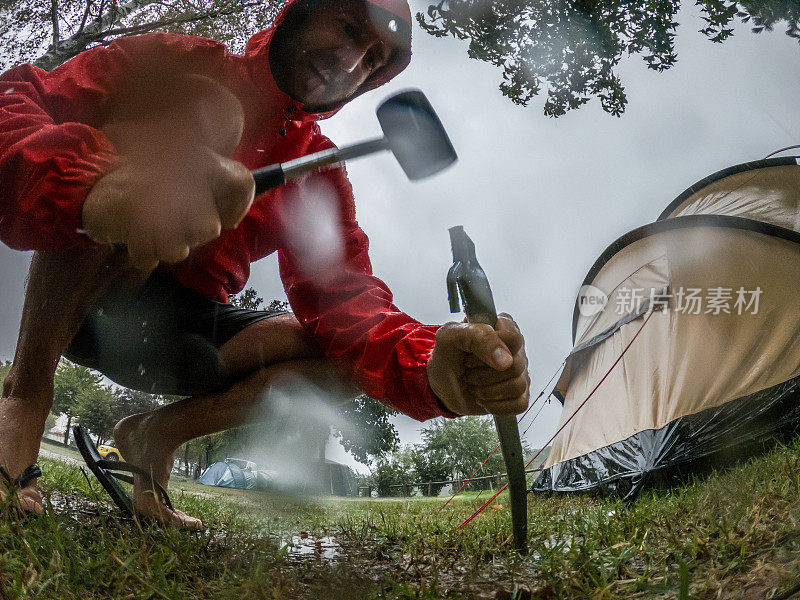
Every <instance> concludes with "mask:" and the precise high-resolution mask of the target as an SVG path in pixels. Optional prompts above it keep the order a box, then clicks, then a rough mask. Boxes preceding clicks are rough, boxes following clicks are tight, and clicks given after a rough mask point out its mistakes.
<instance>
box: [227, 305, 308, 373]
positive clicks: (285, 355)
mask: <svg viewBox="0 0 800 600" xmlns="http://www.w3.org/2000/svg"><path fill="white" fill-rule="evenodd" d="M306 358H322V351H321V350H320V348H319V346H318V345H317V344H316V342H314V340H313V339H312V338H311V336H309V335H308V333H306V331H305V330H304V329H303V326H302V325H300V323H299V322H298V321H297V319H296V318H295V316H294V315H293V314H291V313H287V314H284V315H277V316H274V317H270V318H268V319H264V320H262V321H258V322H256V323H253V324H252V325H249V326H247V327H245V328H244V329H242V330H241V331H240V332H239V333H237V334H236V335H235V336H233V337H232V338H231V339H230V340H228V341H227V342H226V343H225V344H223V345H222V347H221V348H220V359H221V360H222V361H223V363H224V364H225V366H226V368H227V370H228V372H230V373H231V374H233V375H235V376H239V377H242V376H245V375H247V374H248V373H252V372H253V371H256V370H258V369H261V368H262V367H267V366H270V365H273V364H277V363H282V362H286V361H292V360H299V359H306Z"/></svg>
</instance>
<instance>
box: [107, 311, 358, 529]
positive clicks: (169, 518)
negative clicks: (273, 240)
mask: <svg viewBox="0 0 800 600" xmlns="http://www.w3.org/2000/svg"><path fill="white" fill-rule="evenodd" d="M319 354H320V352H319V349H318V348H317V347H316V346H315V345H314V344H313V342H311V341H310V339H309V338H308V337H307V335H306V334H305V333H304V332H303V330H302V327H301V326H300V324H299V323H298V322H297V320H296V319H295V318H294V316H293V315H284V316H279V317H273V318H270V319H266V320H264V321H260V322H258V323H255V324H253V325H250V326H249V327H247V328H245V329H243V330H242V331H241V332H239V333H238V334H237V335H236V336H234V337H233V338H232V339H231V340H230V341H229V342H228V343H227V344H225V345H224V346H223V347H222V348H221V349H220V355H221V359H222V360H223V361H224V362H225V364H226V366H227V367H228V368H229V369H230V371H231V372H232V373H233V374H234V375H235V376H237V377H241V379H240V380H239V381H238V382H237V383H235V384H234V385H233V386H232V387H231V388H229V389H228V390H226V391H224V392H221V393H218V394H208V395H202V396H194V397H191V398H186V399H184V400H180V401H178V402H175V403H172V404H168V405H166V406H163V407H161V408H158V409H156V410H154V411H151V412H148V413H142V414H138V415H132V416H130V417H127V418H125V419H123V420H122V421H120V422H119V423H118V424H117V426H116V427H115V429H114V441H115V442H116V444H117V447H118V448H119V450H120V452H121V453H122V455H123V456H124V457H125V460H126V461H128V462H129V463H131V464H135V465H137V466H139V467H142V468H144V469H146V470H148V471H150V472H151V474H152V476H153V478H154V479H155V480H156V481H157V482H158V483H159V484H160V485H161V486H163V487H164V488H165V489H166V487H167V483H168V481H169V477H170V472H171V470H172V465H173V457H174V452H175V450H177V449H178V447H179V446H180V445H181V444H184V443H185V442H188V441H189V440H193V439H195V438H198V437H201V436H204V435H210V434H212V433H216V432H218V431H223V430H226V429H230V428H232V427H239V426H241V425H246V424H248V423H255V422H259V421H264V420H266V419H269V418H270V415H271V409H272V408H273V407H271V406H270V404H269V394H268V391H269V390H270V388H271V387H272V386H273V385H275V384H277V383H280V382H281V380H284V379H285V378H287V377H301V378H303V380H305V381H309V382H311V383H312V384H315V385H317V386H318V387H320V388H321V389H324V390H325V391H326V394H327V395H328V396H329V398H330V401H331V402H342V401H345V400H347V399H350V398H353V397H355V396H356V395H357V394H358V389H357V388H356V387H355V386H354V385H353V384H352V383H350V381H349V379H348V376H347V374H346V371H345V369H344V367H343V366H341V365H338V364H336V363H334V362H331V361H326V360H324V359H322V358H316V357H317V356H319ZM303 357H312V358H303ZM265 365H268V366H265ZM133 504H134V508H135V510H136V512H137V513H139V514H142V515H145V516H148V517H152V518H154V519H156V520H159V521H161V522H163V523H165V524H170V525H177V526H183V527H201V526H202V523H201V522H200V520H199V519H195V518H194V517H190V516H188V515H186V514H185V513H183V512H181V511H178V510H176V511H169V510H168V509H167V508H166V506H165V505H164V504H163V503H162V502H161V501H160V499H159V498H158V497H157V496H156V494H155V492H154V491H153V489H152V485H150V484H149V482H148V481H147V480H146V479H145V478H143V477H138V476H137V477H134V491H133Z"/></svg>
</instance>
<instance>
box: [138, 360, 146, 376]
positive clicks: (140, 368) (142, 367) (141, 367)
mask: <svg viewBox="0 0 800 600" xmlns="http://www.w3.org/2000/svg"><path fill="white" fill-rule="evenodd" d="M146 372H147V371H146V369H145V368H144V365H143V364H142V363H139V375H144V374H145V373H146Z"/></svg>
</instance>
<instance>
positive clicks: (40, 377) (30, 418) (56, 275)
mask: <svg viewBox="0 0 800 600" xmlns="http://www.w3.org/2000/svg"><path fill="white" fill-rule="evenodd" d="M126 265H127V256H126V255H125V254H124V253H115V252H113V251H112V250H111V249H108V248H104V249H98V250H69V251H52V252H35V253H34V255H33V259H32V260H31V266H30V271H29V275H28V283H27V286H26V290H25V302H24V304H23V308H22V320H21V323H20V332H19V339H18V341H17V349H16V352H15V354H14V362H13V364H12V366H11V370H10V371H9V373H8V376H7V377H6V380H5V383H4V385H3V394H2V398H1V399H0V466H2V467H3V468H4V469H5V470H6V472H7V473H8V475H9V476H10V477H11V478H12V479H13V478H15V477H17V476H18V475H19V474H20V473H22V471H23V470H24V469H25V468H26V467H27V466H28V465H31V464H33V463H35V462H36V459H37V457H38V455H39V444H40V443H41V439H42V435H43V434H44V423H45V419H46V418H47V414H48V413H49V411H50V407H51V405H52V403H53V379H54V375H55V371H56V367H57V366H58V361H59V359H60V358H61V354H62V352H64V350H65V349H66V347H67V346H68V345H69V342H70V340H71V339H72V338H73V336H74V335H75V333H76V332H77V330H78V328H79V327H80V325H81V323H82V322H83V319H84V318H85V317H86V315H87V314H88V312H89V310H90V307H91V306H92V304H93V303H94V301H95V300H96V299H97V297H98V296H99V295H100V293H101V292H102V291H103V289H104V288H105V286H106V285H107V284H108V283H109V282H110V281H111V280H112V279H113V278H114V277H116V276H118V275H119V274H120V273H122V272H124V271H125V269H126V268H129V267H126ZM142 277H143V276H142ZM5 487H6V486H5V485H0V497H5V493H4V490H5ZM17 499H18V503H19V506H20V508H21V509H22V510H24V511H35V512H41V511H42V497H41V495H40V494H39V492H38V490H37V489H36V481H35V480H34V481H32V482H31V483H30V484H29V485H28V486H26V487H25V488H24V489H22V490H19V491H18V492H17Z"/></svg>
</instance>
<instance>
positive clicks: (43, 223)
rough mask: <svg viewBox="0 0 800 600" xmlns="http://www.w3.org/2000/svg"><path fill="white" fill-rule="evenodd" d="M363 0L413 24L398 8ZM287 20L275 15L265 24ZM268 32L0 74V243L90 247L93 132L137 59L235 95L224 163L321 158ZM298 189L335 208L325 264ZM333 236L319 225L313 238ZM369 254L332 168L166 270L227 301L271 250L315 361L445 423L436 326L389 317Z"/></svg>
mask: <svg viewBox="0 0 800 600" xmlns="http://www.w3.org/2000/svg"><path fill="white" fill-rule="evenodd" d="M369 1H370V2H372V3H373V4H375V5H377V6H380V7H382V8H384V9H389V10H393V11H394V13H395V14H397V15H398V16H399V17H401V18H402V19H404V20H405V21H406V22H408V23H409V25H410V17H411V15H410V12H409V10H408V5H407V4H406V2H405V0H369ZM297 3H298V2H293V3H290V4H289V6H288V7H287V9H290V8H291V6H292V5H293V4H297ZM285 15H286V10H284V11H283V12H282V13H281V15H279V17H278V19H276V24H277V23H279V22H280V20H281V19H282V18H284V17H285ZM275 27H276V26H275V25H273V27H272V28H270V29H267V30H265V31H262V32H260V33H258V34H256V35H254V36H253V37H252V38H251V39H250V40H249V41H248V43H247V47H246V51H245V54H244V55H237V54H231V53H229V52H228V50H227V49H226V47H225V46H224V45H223V44H221V43H219V42H216V41H214V40H210V39H205V38H198V37H190V36H183V35H175V34H166V33H156V34H146V35H142V36H134V37H129V38H122V39H119V40H117V41H115V42H113V43H112V44H110V45H109V46H107V47H96V48H93V49H91V50H88V51H85V52H83V53H81V54H80V55H78V56H76V57H75V58H73V59H71V60H69V61H68V62H66V63H64V64H63V65H61V66H59V67H58V68H56V69H54V70H53V71H52V72H49V73H48V72H45V71H43V70H41V69H37V68H36V67H33V66H31V65H22V66H19V67H16V68H14V69H11V70H10V71H8V72H6V73H4V74H3V75H0V182H2V186H0V239H2V241H3V242H5V243H6V244H7V245H8V246H10V247H12V248H15V249H19V250H58V249H68V248H75V247H87V248H91V247H94V246H95V243H94V242H93V241H92V240H90V239H89V238H88V237H87V236H85V235H84V234H83V233H82V231H81V210H82V206H83V201H84V199H85V198H86V195H87V193H88V192H89V190H90V189H91V187H92V186H93V185H94V183H95V182H96V181H97V180H98V179H99V178H100V177H102V176H103V175H105V174H106V173H108V172H109V171H110V170H112V169H113V168H114V164H115V161H116V157H117V155H116V151H115V148H114V147H113V145H112V144H111V143H110V142H109V140H108V139H107V138H106V137H105V136H104V135H103V133H102V132H101V131H100V128H101V127H102V125H103V113H104V107H105V106H107V105H108V104H109V103H111V102H113V101H114V97H115V93H116V92H117V91H118V90H119V89H121V85H122V82H124V80H125V74H126V72H128V71H129V69H130V66H131V64H134V63H135V62H136V61H142V60H151V61H152V60H153V58H155V59H156V60H155V62H153V64H168V63H169V64H171V65H172V66H173V67H174V66H178V67H180V68H182V69H185V72H190V73H198V74H202V75H205V76H208V77H211V78H213V79H215V80H217V81H219V82H220V83H222V84H223V85H225V86H226V87H228V89H230V90H231V91H233V92H234V93H235V94H236V96H237V97H238V98H239V100H240V101H241V103H242V106H243V107H244V110H245V131H244V135H243V137H242V141H241V143H240V145H239V147H238V148H237V149H236V151H235V153H234V155H233V157H234V158H235V159H237V160H239V161H241V162H242V163H243V164H244V165H246V166H247V167H248V168H249V169H254V168H258V167H261V166H265V165H268V164H273V163H277V162H284V161H287V160H290V159H293V158H297V157H299V156H303V155H306V154H308V153H311V152H315V151H318V150H322V149H325V148H329V147H332V146H333V144H332V143H331V142H330V140H328V139H327V138H326V137H325V136H323V135H322V134H321V133H320V130H319V126H318V125H317V123H316V121H317V120H318V119H321V118H325V117H327V116H330V114H332V113H329V114H324V115H323V114H309V113H306V112H304V111H303V108H302V106H301V105H299V104H298V103H297V102H295V101H294V100H292V99H291V98H290V97H289V96H287V95H286V94H284V93H283V92H282V91H280V90H279V89H278V87H277V85H276V82H275V80H274V79H273V77H272V74H271V72H270V68H269V60H268V52H269V44H270V41H271V39H272V36H273V33H274V31H275ZM409 58H410V53H409V54H406V55H401V56H399V57H396V59H395V61H394V62H393V63H391V64H390V65H387V66H386V67H384V68H383V69H382V70H381V71H378V72H377V73H375V74H373V76H372V77H371V78H370V79H368V80H367V82H365V84H364V86H362V88H361V89H359V90H358V92H357V94H356V95H358V94H361V93H364V92H365V91H368V90H369V89H372V88H375V87H378V86H380V85H382V84H383V83H385V82H386V81H388V80H389V79H391V77H393V76H394V75H396V74H397V73H398V72H399V71H401V70H402V69H403V68H405V66H406V64H407V63H408V60H409ZM334 112H335V111H334ZM307 186H314V189H317V188H320V186H322V187H323V188H325V189H327V190H328V191H329V195H330V197H331V198H332V204H331V205H330V206H329V207H328V209H327V210H328V212H329V213H330V214H331V215H333V217H334V225H333V230H334V231H335V232H336V233H338V235H333V236H332V237H331V236H330V235H328V237H329V238H331V239H332V240H333V242H334V243H333V246H334V248H333V249H332V250H331V249H329V250H330V251H328V252H322V254H319V252H317V253H316V254H315V244H316V242H317V239H316V238H318V237H319V235H320V233H319V231H317V232H316V233H313V234H309V232H308V231H305V233H306V236H305V239H303V236H299V235H297V234H299V233H303V231H304V227H305V225H307V224H308V223H306V221H308V219H309V218H311V221H312V223H310V225H311V229H312V230H313V229H314V223H313V217H314V215H318V214H320V212H322V213H324V212H325V210H324V207H323V210H322V211H320V210H319V207H318V206H311V208H310V209H309V210H306V211H305V212H304V211H303V210H302V207H303V206H304V205H307V204H308V198H316V197H317V196H318V195H317V194H308V193H306V194H304V190H305V189H307ZM312 204H313V203H312ZM298 207H300V208H298ZM298 214H299V216H298ZM317 229H318V230H319V229H320V228H319V226H318V227H317ZM330 229H331V227H328V228H327V229H326V228H325V227H324V226H323V227H322V230H321V231H322V233H323V235H322V237H325V235H324V234H325V232H326V231H328V233H329V230H330ZM292 232H294V233H292ZM309 237H310V238H312V239H308V238H309ZM329 241H330V240H329ZM367 248H368V240H367V236H366V235H365V234H364V232H363V231H362V230H361V229H360V227H359V226H358V223H357V222H356V215H355V206H354V203H353V194H352V188H351V185H350V182H349V181H348V179H347V176H346V172H345V170H344V168H343V167H340V168H335V169H329V170H327V171H325V172H324V173H323V174H320V175H316V176H314V177H313V178H311V179H309V180H306V181H305V182H302V181H301V182H300V183H290V184H287V185H285V186H282V187H281V188H279V189H277V190H272V191H270V192H267V193H265V194H262V195H261V196H259V197H258V198H257V199H256V200H255V202H254V203H253V205H252V208H251V209H250V211H249V212H248V214H247V215H246V216H245V218H244V219H243V220H242V222H241V223H240V224H239V225H238V227H236V228H235V229H230V230H225V231H223V232H222V235H220V237H219V238H218V239H217V240H215V241H213V242H210V243H208V244H206V245H204V246H202V247H200V248H197V249H195V250H194V251H193V252H192V253H191V254H190V256H189V258H187V259H186V260H185V261H183V262H181V263H179V264H175V265H169V266H167V267H166V268H167V269H168V270H169V272H170V273H171V274H172V276H173V277H175V279H177V280H178V281H179V282H180V283H182V284H183V285H185V286H186V287H189V288H191V289H194V290H196V291H198V292H200V293H202V294H204V295H205V296H207V297H209V298H214V299H217V300H220V301H223V302H224V301H227V299H228V296H229V295H230V294H234V293H237V292H239V291H241V290H242V288H243V287H244V285H245V283H246V282H247V279H248V277H249V274H250V263H251V262H254V261H256V260H258V259H260V258H263V257H265V256H267V255H269V254H272V253H273V252H275V251H277V252H278V257H279V263H280V273H281V278H282V280H283V283H284V286H285V289H286V293H287V295H288V298H289V302H290V303H291V306H292V309H293V310H294V313H295V315H296V316H297V318H298V320H299V321H300V322H301V323H302V324H303V326H304V327H305V328H306V330H307V331H308V332H309V333H310V334H311V335H313V336H314V338H315V339H316V341H317V342H318V343H319V345H320V346H321V347H322V349H323V350H324V352H325V354H326V356H329V357H340V358H344V359H346V360H347V361H348V362H349V364H351V366H352V368H353V372H354V374H355V378H356V381H357V382H358V384H359V386H360V387H361V389H362V390H363V391H364V392H365V393H366V394H368V395H369V396H371V397H373V398H376V399H379V400H382V401H384V402H385V403H386V404H388V405H390V406H392V407H394V408H396V409H397V410H400V411H402V412H403V413H406V414H408V415H410V416H411V417H414V418H415V419H419V420H425V419H429V418H432V417H436V416H440V415H445V416H455V415H453V414H452V413H450V412H448V411H447V410H446V409H444V408H443V407H442V405H441V404H440V403H439V401H438V400H437V399H436V397H435V396H434V394H433V392H432V391H431V389H430V386H429V385H428V378H427V370H426V366H427V362H428V358H429V357H430V354H431V351H432V349H433V344H434V336H435V332H436V329H437V327H436V326H430V325H422V324H420V323H419V322H417V321H415V320H414V319H412V318H411V317H409V316H408V315H406V314H404V313H403V312H401V311H400V310H399V309H398V308H397V307H396V306H394V304H393V303H392V294H391V292H390V291H389V289H388V288H387V287H386V285H385V284H384V283H383V282H382V281H381V280H379V279H378V278H376V277H374V276H373V275H372V267H371V265H370V261H369V257H368V256H367ZM309 252H310V257H311V258H310V259H309V258H308V257H307V256H306V255H308V254H309ZM337 256H338V257H339V258H340V260H334V258H336V257H337ZM331 257H333V258H331ZM309 262H310V264H309Z"/></svg>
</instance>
